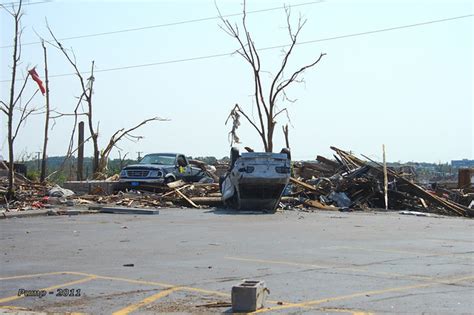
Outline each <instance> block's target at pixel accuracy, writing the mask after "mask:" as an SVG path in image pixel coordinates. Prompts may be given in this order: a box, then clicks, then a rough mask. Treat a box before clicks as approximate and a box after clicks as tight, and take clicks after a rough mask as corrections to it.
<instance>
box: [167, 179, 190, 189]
mask: <svg viewBox="0 0 474 315" xmlns="http://www.w3.org/2000/svg"><path fill="white" fill-rule="evenodd" d="M166 185H167V186H168V187H169V188H171V189H174V188H178V187H181V186H184V185H186V183H185V182H184V181H182V180H177V181H174V182H171V183H168V184H166Z"/></svg>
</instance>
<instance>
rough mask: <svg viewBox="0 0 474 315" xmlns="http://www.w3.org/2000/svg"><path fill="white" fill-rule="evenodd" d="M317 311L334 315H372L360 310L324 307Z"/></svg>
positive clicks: (372, 314)
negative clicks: (338, 314) (345, 314)
mask: <svg viewBox="0 0 474 315" xmlns="http://www.w3.org/2000/svg"><path fill="white" fill-rule="evenodd" d="M318 311H323V312H331V313H332V312H334V313H349V314H352V315H374V313H371V312H364V311H360V310H357V311H356V310H351V309H348V308H333V307H331V308H328V307H324V308H318Z"/></svg>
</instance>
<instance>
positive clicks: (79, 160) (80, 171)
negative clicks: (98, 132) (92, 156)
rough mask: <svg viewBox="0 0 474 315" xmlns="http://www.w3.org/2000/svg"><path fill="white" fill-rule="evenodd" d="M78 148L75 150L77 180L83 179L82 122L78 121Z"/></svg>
mask: <svg viewBox="0 0 474 315" xmlns="http://www.w3.org/2000/svg"><path fill="white" fill-rule="evenodd" d="M78 136H79V139H78V143H79V149H78V151H77V180H78V181H81V180H83V176H84V172H83V169H84V122H83V121H81V122H79V135H78Z"/></svg>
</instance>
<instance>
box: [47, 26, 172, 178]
mask: <svg viewBox="0 0 474 315" xmlns="http://www.w3.org/2000/svg"><path fill="white" fill-rule="evenodd" d="M47 27H48V30H49V33H50V34H51V36H52V38H53V40H54V44H53V43H50V44H51V45H53V46H54V47H56V48H58V49H59V50H60V51H61V52H62V53H63V55H64V56H65V57H66V59H67V61H68V62H69V64H71V66H72V67H73V69H74V72H75V75H76V76H77V78H78V79H79V84H80V87H81V91H82V92H81V95H80V96H79V97H78V101H77V103H76V106H75V108H74V113H73V114H65V113H58V112H56V113H57V114H58V116H56V117H60V116H65V115H73V116H74V126H73V130H72V133H71V138H70V142H69V150H68V153H71V152H73V151H72V148H73V144H74V135H75V131H76V125H77V120H78V119H77V118H78V116H80V115H84V116H86V117H87V121H88V126H89V132H90V139H92V143H93V149H94V155H93V171H92V173H93V178H95V179H98V178H103V177H104V176H105V173H106V171H107V163H108V159H109V155H110V153H111V152H112V149H113V148H114V147H116V145H117V142H119V141H120V140H122V139H123V138H126V139H129V140H139V139H141V138H142V137H141V136H134V135H132V134H131V133H132V132H134V131H135V130H136V129H138V128H140V127H141V126H143V125H145V124H147V123H148V122H151V121H168V119H163V118H159V117H153V118H148V119H145V120H143V121H142V122H140V123H139V124H137V125H135V126H134V127H132V128H129V129H126V130H125V128H122V129H120V130H118V131H116V132H115V133H114V134H113V135H112V136H111V138H110V140H109V143H108V144H107V146H106V147H105V148H104V149H103V150H101V151H99V124H97V127H94V120H93V106H92V105H93V103H92V95H93V91H94V89H93V86H94V81H95V77H94V61H92V64H91V70H90V76H89V77H88V78H87V80H85V79H84V76H83V75H82V73H81V72H80V70H79V68H78V66H77V62H76V56H75V55H74V53H73V52H72V51H69V50H67V49H66V48H64V46H63V45H62V44H61V43H60V42H59V40H58V39H57V38H56V36H55V35H54V33H53V32H52V30H51V28H50V27H49V25H48V26H47ZM86 81H87V83H86ZM83 102H85V103H86V105H87V110H86V111H85V112H79V108H80V106H81V105H82V104H83Z"/></svg>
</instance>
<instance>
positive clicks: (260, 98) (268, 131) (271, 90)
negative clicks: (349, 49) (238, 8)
mask: <svg viewBox="0 0 474 315" xmlns="http://www.w3.org/2000/svg"><path fill="white" fill-rule="evenodd" d="M217 10H218V12H219V16H220V18H221V21H222V25H220V27H221V29H222V30H224V31H225V32H226V33H227V34H228V35H230V36H231V37H232V38H234V39H235V40H236V41H237V43H238V45H239V49H237V50H236V53H237V54H239V55H240V56H242V57H243V58H244V59H245V61H246V62H247V63H248V64H249V65H250V67H251V70H252V76H253V81H254V95H253V98H254V101H255V105H256V108H257V113H258V120H254V119H252V118H251V117H250V116H249V115H248V114H247V112H246V111H245V110H244V109H243V108H242V107H241V106H239V105H238V104H236V105H235V106H234V108H233V109H232V111H231V113H230V115H229V118H228V119H227V120H229V119H232V120H233V127H232V130H231V131H230V133H229V135H230V137H231V144H232V143H233V142H237V143H238V142H239V138H238V136H237V133H236V132H237V128H238V127H239V125H240V122H239V121H238V119H239V118H240V117H241V116H243V117H245V119H246V120H247V121H248V122H249V123H250V125H252V127H253V128H254V129H255V130H256V131H257V133H258V135H259V136H260V139H261V140H262V143H263V147H264V150H265V151H266V152H272V151H273V135H274V131H275V126H276V124H277V118H278V116H279V115H281V114H283V113H285V114H286V115H287V117H289V116H288V109H287V108H286V107H281V106H278V104H279V102H295V100H290V99H289V98H288V97H287V94H286V89H287V88H288V87H289V86H290V85H292V84H293V83H295V82H296V83H300V82H303V79H302V78H301V75H302V74H303V72H304V71H305V70H307V69H309V68H312V67H314V66H315V65H316V64H317V63H318V62H319V61H320V60H321V59H322V57H323V56H324V55H325V54H324V53H320V55H319V57H317V58H316V60H315V61H314V62H312V63H310V64H307V65H305V66H303V67H300V68H299V69H297V70H296V71H293V72H292V73H291V75H289V76H287V75H285V74H284V72H285V71H286V70H287V65H288V60H289V59H290V56H291V54H292V53H293V49H294V47H295V45H296V44H297V39H298V35H299V34H300V32H301V29H302V28H303V27H304V25H305V24H306V20H304V19H302V17H301V15H300V16H299V18H298V23H297V25H296V28H293V26H292V24H291V21H290V9H289V7H285V13H286V24H287V30H288V35H289V38H290V43H289V44H288V45H287V47H288V48H287V50H286V51H284V55H283V60H282V62H281V65H280V67H279V68H278V71H277V74H276V75H275V76H274V77H273V79H272V80H271V82H270V84H269V87H268V91H266V90H265V89H264V80H262V70H261V63H260V55H259V52H258V49H257V48H256V47H255V42H254V40H253V39H252V36H251V34H250V32H249V30H248V28H247V14H246V4H245V0H244V3H243V14H242V23H241V27H242V29H243V32H241V30H239V26H238V24H237V23H235V24H232V23H231V22H229V20H227V19H224V17H223V16H222V14H221V13H220V11H219V8H217ZM226 123H227V122H226ZM285 134H286V137H287V135H288V131H286V132H285Z"/></svg>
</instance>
